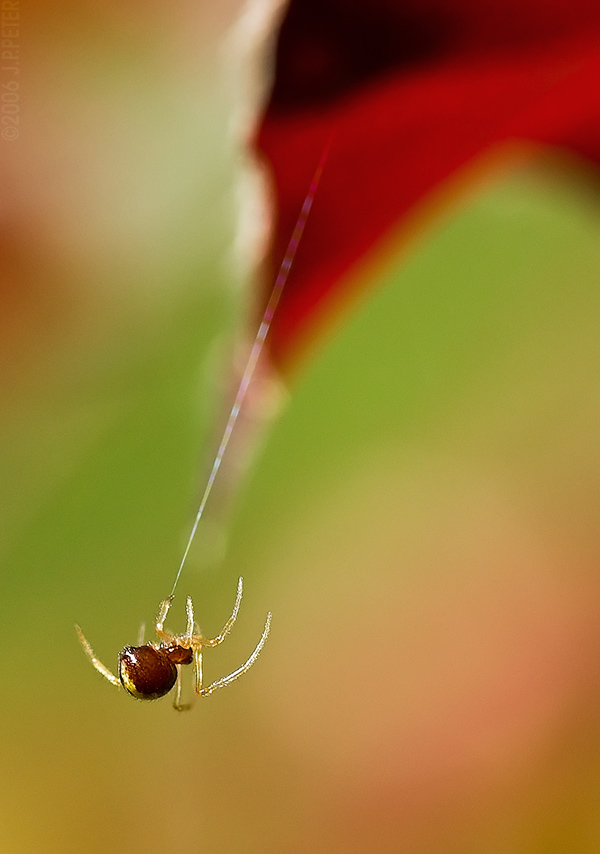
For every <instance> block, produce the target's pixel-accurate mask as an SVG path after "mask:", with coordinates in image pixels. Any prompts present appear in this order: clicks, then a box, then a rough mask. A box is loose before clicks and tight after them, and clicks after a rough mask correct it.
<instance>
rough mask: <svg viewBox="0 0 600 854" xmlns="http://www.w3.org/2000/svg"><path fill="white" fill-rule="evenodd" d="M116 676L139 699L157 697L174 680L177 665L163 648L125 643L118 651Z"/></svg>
mask: <svg viewBox="0 0 600 854" xmlns="http://www.w3.org/2000/svg"><path fill="white" fill-rule="evenodd" d="M119 679H120V680H121V684H122V686H123V688H125V690H126V691H127V692H128V693H129V694H131V695H132V696H133V697H136V698H137V699H138V700H157V699H158V698H159V697H164V695H165V694H168V693H169V691H170V690H171V688H172V687H173V685H174V684H175V680H176V679H177V668H176V667H175V664H173V663H172V662H171V661H170V660H169V658H168V656H167V655H165V653H164V651H162V650H158V649H155V648H154V647H153V646H150V645H149V644H146V646H126V647H125V648H124V649H123V650H121V652H120V653H119Z"/></svg>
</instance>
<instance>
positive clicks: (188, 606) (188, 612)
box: [185, 596, 194, 640]
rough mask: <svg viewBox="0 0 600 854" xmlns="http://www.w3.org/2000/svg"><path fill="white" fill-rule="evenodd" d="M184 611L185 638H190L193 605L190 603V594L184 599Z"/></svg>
mask: <svg viewBox="0 0 600 854" xmlns="http://www.w3.org/2000/svg"><path fill="white" fill-rule="evenodd" d="M185 613H186V615H187V627H186V630H185V637H186V639H187V640H190V639H191V637H192V635H193V634H194V606H193V605H192V597H191V596H188V598H187V600H186V603H185Z"/></svg>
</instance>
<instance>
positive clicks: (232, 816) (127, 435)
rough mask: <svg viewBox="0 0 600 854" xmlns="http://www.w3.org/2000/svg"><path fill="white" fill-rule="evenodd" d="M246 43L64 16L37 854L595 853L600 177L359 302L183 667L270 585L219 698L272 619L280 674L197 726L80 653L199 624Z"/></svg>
mask: <svg viewBox="0 0 600 854" xmlns="http://www.w3.org/2000/svg"><path fill="white" fill-rule="evenodd" d="M234 5H235V4H232V5H231V7H228V6H227V4H220V5H219V7H218V8H219V10H221V11H219V13H218V14H217V12H215V13H214V15H215V17H214V20H213V19H212V18H211V17H210V15H209V17H208V18H207V20H206V21H204V19H203V18H201V17H199V18H198V19H197V20H198V21H199V23H198V25H197V27H196V29H195V30H194V27H193V26H192V25H191V24H190V21H193V20H195V19H194V18H193V17H192V16H193V15H194V14H195V13H196V12H198V10H197V8H196V7H195V6H193V5H192V4H190V5H189V6H185V7H177V10H175V11H174V10H173V8H172V7H169V9H164V8H163V7H159V6H158V5H157V6H154V5H152V4H150V5H147V4H146V5H144V6H143V7H142V6H139V7H138V6H134V5H133V4H132V5H130V6H127V7H126V8H123V7H122V5H118V4H115V5H113V6H109V7H106V9H104V7H103V11H102V12H100V11H99V10H98V8H97V7H96V6H95V4H89V5H83V6H78V7H77V8H75V6H73V7H72V8H71V7H68V8H67V7H64V6H59V7H56V6H55V7H52V9H50V7H45V6H41V5H40V6H30V7H28V9H29V10H30V11H29V12H28V14H30V15H31V18H30V20H29V24H28V32H29V34H30V35H29V36H28V37H29V38H30V39H31V41H30V42H29V47H28V51H27V53H28V56H29V57H30V60H29V61H30V62H31V63H32V65H31V66H30V68H29V70H28V75H29V79H30V81H34V82H35V83H36V84H37V85H36V86H33V85H31V86H30V88H29V90H27V89H24V91H23V98H24V99H25V95H26V93H27V91H29V92H30V93H31V94H30V96H29V97H31V98H32V99H33V98H34V97H35V99H36V100H35V101H33V100H32V101H30V102H29V103H30V104H31V105H32V106H30V107H28V108H27V112H26V113H25V100H24V102H23V103H24V117H23V122H24V125H23V136H22V138H20V140H19V142H18V145H23V146H24V147H26V149H25V148H20V149H16V150H15V151H13V157H14V160H13V161H12V162H13V167H11V168H14V170H16V171H11V172H10V173H7V176H5V179H6V185H5V186H6V187H8V188H10V187H11V186H12V185H11V183H10V182H11V181H13V180H14V181H15V184H14V186H15V187H16V186H17V183H16V182H17V179H18V178H20V179H21V181H22V182H24V186H25V187H27V186H29V188H30V189H29V191H28V192H23V194H21V193H19V194H17V193H16V190H15V191H10V192H9V190H7V191H6V198H7V199H9V198H10V199H11V206H10V207H9V206H8V205H7V207H6V210H7V215H6V219H5V222H8V223H9V227H8V228H7V230H6V231H5V232H4V233H5V234H7V235H8V236H7V237H6V241H7V242H6V245H7V246H8V247H9V249H10V253H12V254H9V253H8V250H7V254H6V258H9V259H13V261H12V262H11V264H12V266H11V265H9V266H8V267H7V269H8V271H9V272H10V273H11V277H7V278H6V280H5V281H7V282H8V283H10V282H13V281H14V282H17V278H16V274H17V273H18V274H19V275H20V276H21V277H22V280H23V281H26V282H27V283H29V284H28V286H27V289H26V290H25V291H22V290H20V289H18V288H16V287H15V288H9V287H7V288H6V289H5V293H6V294H9V295H10V294H12V302H10V303H7V305H10V307H11V312H10V313H9V311H8V309H7V311H6V312H5V314H4V318H3V330H6V334H4V332H3V337H2V344H1V346H2V352H3V363H2V392H3V406H2V416H1V423H0V429H1V431H2V433H1V438H2V441H1V442H0V472H1V477H2V501H1V502H0V511H1V522H2V527H1V531H0V554H1V558H2V599H1V601H2V603H3V641H2V645H1V647H0V656H1V660H2V671H3V673H4V674H5V680H4V702H3V703H2V705H1V707H0V721H1V729H2V732H3V734H4V738H3V749H2V768H3V774H2V775H1V777H0V794H1V797H0V814H1V821H0V848H2V850H6V851H10V852H16V854H29V852H36V854H37V852H40V851H43V852H48V854H54V852H56V854H58V852H60V854H69V852H73V853H74V852H80V851H86V852H90V854H96V852H98V854H100V852H106V851H107V850H108V851H115V852H127V854H136V852H140V854H141V852H142V851H148V850H155V849H161V850H165V851H177V850H189V851H192V852H199V854H200V852H204V851H206V850H209V849H210V850H211V851H215V852H220V854H229V852H231V854H234V853H235V854H238V852H241V851H243V852H248V854H253V853H254V852H256V854H258V852H261V854H264V852H265V851H267V852H273V853H274V854H279V852H281V851H285V852H297V853H298V854H300V852H302V854H304V852H306V851H315V852H317V854H320V852H322V854H330V852H344V854H348V852H351V854H363V852H364V854H366V853H367V852H369V854H372V852H378V854H379V852H380V853H381V854H389V852H390V851H396V850H406V851H410V852H432V854H438V852H442V854H445V852H448V854H450V852H456V851H461V852H489V851H510V852H511V854H512V852H516V854H537V852H539V851H540V850H543V851H545V852H549V853H551V852H556V854H564V852H576V854H579V852H588V851H589V852H591V851H595V850H596V849H597V847H598V842H599V840H598V826H597V818H596V816H597V801H598V794H599V789H600V771H599V770H598V769H599V768H600V756H599V755H598V751H597V748H596V743H597V737H596V736H597V732H598V727H599V725H600V720H599V717H600V715H599V706H598V677H597V673H598V658H599V655H598V648H599V641H600V637H599V632H598V627H597V625H598V621H597V613H598V600H599V599H600V584H599V582H598V578H597V566H598V562H599V557H600V555H599V553H598V536H597V528H598V524H597V520H598V516H599V511H600V507H599V506H598V504H599V502H598V479H599V472H600V457H599V453H598V435H600V430H599V427H600V400H599V395H600V386H599V383H598V376H597V374H598V370H597V366H598V363H599V362H598V359H599V355H600V354H599V353H598V347H599V343H598V342H600V334H599V333H600V328H599V326H600V321H599V319H598V318H599V317H600V313H599V312H598V299H599V297H598V288H597V278H598V276H597V271H598V269H599V268H600V252H599V249H598V246H599V243H598V239H597V234H598V211H597V207H596V204H595V200H594V198H593V196H592V195H591V194H590V192H589V187H590V186H591V185H592V183H593V181H592V179H591V177H590V175H589V174H588V173H587V172H585V171H580V170H579V167H575V166H573V164H571V167H570V168H569V169H568V170H564V171H559V170H558V168H557V167H556V165H555V164H554V163H549V164H547V165H546V166H545V167H543V168H542V167H540V168H536V167H534V166H532V165H531V164H529V165H528V166H526V167H523V168H522V169H520V170H516V171H512V172H507V171H506V164H505V165H504V167H503V169H504V170H505V171H502V170H500V171H499V172H496V173H494V171H493V169H491V168H490V172H489V173H488V181H487V183H486V182H483V183H479V184H477V185H472V189H471V193H470V196H469V197H468V198H467V199H465V200H464V203H463V206H462V207H456V208H454V209H453V210H452V211H451V212H448V211H447V212H446V213H445V215H444V216H443V217H440V216H439V215H438V217H437V219H435V221H434V222H433V224H432V225H431V230H430V232H429V239H428V240H427V241H424V242H421V243H420V244H419V246H418V247H416V249H414V250H413V253H412V255H411V256H410V257H409V258H408V261H407V254H406V247H405V241H404V235H401V234H399V235H398V241H397V242H396V241H395V240H394V239H393V237H391V238H390V240H389V241H388V243H387V245H386V251H385V253H382V254H379V255H376V256H374V257H372V258H371V259H370V263H369V266H368V268H367V267H366V266H365V267H363V269H362V270H361V271H358V272H357V275H359V276H360V275H368V281H369V284H370V288H369V290H368V292H367V291H366V289H365V288H364V284H365V281H364V280H357V282H356V283H355V287H354V291H355V292H356V293H358V292H359V290H360V289H361V288H362V291H361V292H362V294H363V296H362V299H361V302H360V304H358V303H357V304H356V306H355V311H354V313H353V314H352V315H351V316H350V315H347V317H346V322H345V323H344V324H343V325H340V326H339V327H337V329H336V330H335V334H333V333H332V334H331V335H330V336H329V338H328V339H327V340H326V341H325V340H324V341H323V344H322V346H321V348H320V349H319V350H318V351H316V350H315V351H314V353H313V359H312V360H311V361H310V362H308V361H307V362H306V363H305V366H304V370H303V373H302V374H299V375H297V376H296V378H295V383H294V386H293V388H292V389H291V394H290V399H289V405H288V407H287V409H286V411H285V412H284V413H283V415H282V417H281V419H280V421H279V423H278V424H277V426H276V428H275V429H274V431H273V433H272V435H271V437H270V440H269V442H268V443H267V444H266V445H265V447H264V451H263V454H262V456H261V458H260V459H259V460H258V461H257V463H256V465H255V468H254V471H253V473H252V477H251V478H250V480H249V481H248V483H247V488H246V489H245V491H244V492H243V493H242V494H241V496H240V498H239V500H238V503H237V505H236V513H235V515H234V518H233V519H232V521H231V526H230V530H229V538H230V543H229V550H228V553H227V556H226V560H225V562H224V563H223V565H222V566H218V567H217V566H213V567H212V572H208V571H204V572H203V573H201V572H199V571H198V566H199V562H198V561H197V560H196V561H191V562H190V564H189V566H188V568H187V569H186V572H185V573H184V575H183V576H182V580H181V584H180V587H179V590H178V596H177V598H176V601H175V603H174V605H173V609H172V623H171V624H172V627H173V628H175V629H179V628H180V627H183V622H184V597H185V595H186V594H187V593H190V594H192V595H193V596H194V601H195V604H196V608H197V614H198V618H199V620H200V622H201V625H202V627H203V629H205V631H206V632H207V633H214V632H215V631H217V630H218V629H219V628H220V627H221V625H222V623H223V621H224V619H225V617H226V616H227V614H228V609H229V608H230V607H231V603H232V599H233V596H234V591H235V582H236V578H237V576H238V575H239V574H243V575H244V577H245V589H246V593H245V598H244V602H243V606H242V611H241V614H240V618H239V621H238V624H237V625H236V627H235V631H234V633H233V634H232V635H231V637H230V639H229V640H228V642H227V644H225V645H224V646H223V647H222V648H220V649H219V650H216V651H214V652H212V654H210V653H207V656H206V672H207V677H208V678H213V677H215V678H216V677H218V676H219V675H221V674H224V673H227V672H229V671H230V670H231V669H233V668H234V667H235V666H237V665H238V664H239V663H240V662H241V661H243V660H244V658H245V656H247V654H248V653H249V652H250V650H251V649H252V648H253V645H254V643H255V642H256V639H257V637H258V634H259V632H260V629H261V627H262V624H263V619H264V615H265V612H266V610H267V609H269V608H270V609H272V610H273V612H274V620H273V631H272V636H271V638H270V639H269V643H268V645H267V647H266V649H265V651H264V653H263V656H262V657H261V659H260V661H259V662H258V664H257V665H256V667H255V668H254V669H253V671H252V672H251V673H250V674H248V675H247V676H245V677H244V679H243V680H240V682H239V683H237V684H236V685H235V686H232V687H231V688H229V689H228V690H227V691H223V692H222V693H217V694H215V695H214V696H213V697H211V698H210V699H209V700H206V701H203V702H201V703H199V704H198V707H197V708H196V709H195V710H194V711H193V712H192V713H190V714H187V715H177V714H175V713H174V712H173V711H172V709H171V707H170V704H169V700H168V699H165V700H163V701H159V702H157V703H150V704H147V705H144V704H143V703H140V702H135V701H134V700H132V699H130V698H128V697H127V696H125V695H124V694H122V693H120V692H118V691H116V690H115V689H114V688H112V687H111V686H110V685H108V684H107V683H106V682H105V681H103V680H102V679H101V678H100V677H99V676H98V674H96V673H95V672H94V671H93V669H92V668H91V667H90V665H89V663H88V662H87V661H86V659H85V657H84V655H83V653H82V651H81V650H80V649H79V647H78V645H77V639H76V636H75V632H74V630H73V623H74V622H75V620H77V621H78V622H79V623H80V624H81V625H82V627H83V628H84V631H85V633H86V635H87V636H88V637H89V639H90V640H91V642H92V643H93V645H94V647H95V648H96V651H97V653H98V654H99V655H100V657H101V658H102V659H103V660H104V661H105V663H106V664H107V665H109V666H114V664H115V662H116V654H117V651H118V650H119V649H120V648H121V647H122V646H123V645H124V644H126V643H131V642H134V641H135V639H136V637H137V632H138V625H139V621H140V620H142V619H144V620H146V622H147V624H149V623H150V622H151V620H152V617H153V616H154V611H155V608H156V605H157V603H158V601H159V599H161V598H162V597H163V596H165V595H166V594H168V592H169V590H170V586H171V583H172V580H173V576H174V572H175V570H176V567H177V564H178V560H179V557H180V555H181V548H182V542H183V541H184V539H185V535H186V533H187V529H188V524H189V522H190V520H191V516H192V513H193V501H194V498H193V494H194V490H195V488H197V483H198V476H197V469H198V465H197V462H198V458H199V456H200V455H201V454H202V453H203V446H202V445H201V443H202V440H203V438H204V437H205V436H206V434H207V433H208V430H207V425H208V424H209V423H210V422H211V421H212V420H213V418H215V417H216V416H215V413H217V412H218V406H217V405H216V403H215V401H216V398H217V390H216V388H215V386H216V385H217V378H218V376H220V370H219V367H218V366H219V364H220V363H221V362H225V361H226V359H222V360H219V359H218V358H216V357H215V356H214V344H215V340H216V339H217V338H218V336H219V335H221V334H223V332H224V331H226V330H228V329H229V327H230V325H231V315H232V314H233V312H232V311H228V304H230V303H231V302H232V300H231V299H230V296H229V295H230V294H231V291H232V287H233V282H232V278H231V273H230V267H229V266H228V263H229V261H230V258H231V241H232V237H233V234H234V221H235V217H234V204H233V200H232V197H233V189H232V188H233V185H234V177H233V167H232V165H231V161H230V159H229V154H228V150H227V147H226V146H225V144H224V140H225V139H226V138H227V137H226V126H227V123H228V121H229V118H230V116H231V112H232V109H233V104H234V101H235V98H234V96H233V95H232V94H231V91H230V90H229V89H227V86H226V85H225V83H224V81H223V80H215V79H212V77H211V74H214V71H212V72H211V69H214V67H215V66H214V65H212V64H211V63H212V62H213V61H214V55H213V56H212V58H211V51H212V50H213V48H212V45H213V43H214V42H215V39H216V41H217V42H219V40H220V38H221V37H222V36H223V34H224V32H225V30H226V25H227V24H228V23H229V21H230V19H231V18H233V17H234V16H235V14H236V13H237V12H239V8H237V7H236V8H234ZM198 8H199V7H198ZM216 8H217V7H215V9H216ZM25 11H26V10H25V7H23V16H25ZM201 11H202V14H203V15H204V14H209V13H208V12H207V10H206V9H202V10H201ZM34 12H35V14H34ZM51 12H52V14H51ZM67 13H68V14H67ZM221 14H222V15H224V16H225V17H224V18H221V17H220V15H221ZM198 15H200V12H198ZM213 25H214V27H213ZM49 34H50V35H49ZM24 38H25V37H24ZM115 45H117V46H118V45H121V50H120V51H118V50H116V49H115ZM198 45H201V46H203V49H202V50H200V49H199V48H198ZM184 47H185V50H184ZM174 57H178V59H177V61H176V60H175V58H174ZM34 60H35V65H34ZM203 63H206V68H207V69H208V70H205V69H204V66H203ZM34 72H35V73H34ZM163 72H164V74H163ZM220 86H223V87H224V88H222V89H221V88H219V87H220ZM186 87H189V88H186ZM35 92H39V93H40V94H39V95H34V93H35ZM224 93H229V95H227V97H226V95H225V94H224ZM228 97H230V98H231V100H227V98H228ZM165 116H167V117H168V118H169V123H168V126H167V125H163V124H162V120H163V118H164V117H165ZM63 120H64V121H63ZM27 122H29V126H28V125H27ZM28 127H29V128H30V129H29V130H28ZM99 128H103V129H104V131H103V135H98V134H99ZM169 128H170V129H171V132H170V131H169ZM21 158H23V159H22V161H21ZM36 158H37V159H36ZM3 162H6V161H3ZM26 163H27V164H34V163H38V164H39V165H38V170H37V172H31V176H32V177H30V178H29V179H27V175H29V174H30V173H29V171H28V170H27V169H25V164H26ZM28 168H29V167H28ZM19 170H21V171H19ZM161 170H166V171H161ZM3 180H4V179H3ZM27 180H29V181H30V184H27ZM19 186H20V185H19ZM11 192H12V195H11ZM317 203H318V200H317V202H316V204H317ZM9 214H10V216H9ZM365 215H368V211H366V212H365ZM11 217H12V219H11ZM25 250H27V251H25ZM17 261H18V263H17ZM13 274H14V278H13V277H12V276H13ZM9 333H10V334H9ZM222 347H223V345H222ZM221 352H222V351H221ZM205 444H207V443H205ZM201 534H202V531H201ZM199 546H200V549H202V541H200V543H199Z"/></svg>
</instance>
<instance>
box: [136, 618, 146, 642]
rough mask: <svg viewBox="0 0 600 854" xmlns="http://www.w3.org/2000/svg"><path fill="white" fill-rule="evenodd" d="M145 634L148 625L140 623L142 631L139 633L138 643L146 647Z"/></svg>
mask: <svg viewBox="0 0 600 854" xmlns="http://www.w3.org/2000/svg"><path fill="white" fill-rule="evenodd" d="M145 634H146V623H144V622H142V623H140V631H139V633H138V642H137V645H138V646H143V645H144V635H145Z"/></svg>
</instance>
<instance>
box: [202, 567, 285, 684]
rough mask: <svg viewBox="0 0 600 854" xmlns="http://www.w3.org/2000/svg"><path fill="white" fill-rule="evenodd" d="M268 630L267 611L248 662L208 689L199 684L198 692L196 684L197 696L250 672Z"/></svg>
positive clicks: (269, 627)
mask: <svg viewBox="0 0 600 854" xmlns="http://www.w3.org/2000/svg"><path fill="white" fill-rule="evenodd" d="M240 582H241V579H240ZM270 629H271V612H270V611H269V613H268V614H267V620H266V622H265V627H264V629H263V633H262V635H261V638H260V640H259V642H258V643H257V645H256V649H255V650H254V652H253V653H252V655H251V656H250V658H249V659H248V661H246V663H245V664H242V666H241V667H238V669H237V670H234V671H233V673H230V674H229V676H224V677H223V678H222V679H217V681H216V682H213V683H212V685H209V686H208V688H202V685H201V684H200V690H198V683H196V693H197V694H199V695H200V696H201V697H208V695H209V694H212V693H213V691H216V690H217V688H225V686H226V685H231V683H232V682H235V680H236V679H239V677H240V676H241V675H242V674H243V673H245V672H246V671H247V670H250V668H251V667H252V665H253V664H254V662H255V661H256V659H257V658H258V656H259V655H260V652H261V650H262V648H263V646H264V645H265V643H266V641H267V638H268V637H269V631H270Z"/></svg>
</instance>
